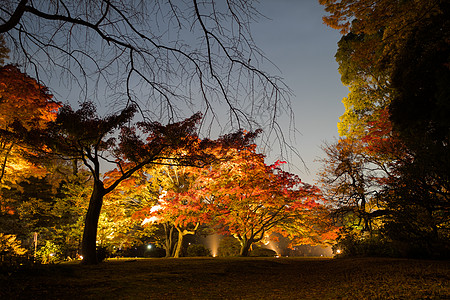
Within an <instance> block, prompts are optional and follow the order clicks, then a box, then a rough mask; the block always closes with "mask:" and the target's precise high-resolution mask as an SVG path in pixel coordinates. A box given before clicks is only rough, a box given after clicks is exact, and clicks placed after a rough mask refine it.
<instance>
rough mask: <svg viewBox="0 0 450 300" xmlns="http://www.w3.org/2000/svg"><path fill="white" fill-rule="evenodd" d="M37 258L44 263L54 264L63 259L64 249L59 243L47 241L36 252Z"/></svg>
mask: <svg viewBox="0 0 450 300" xmlns="http://www.w3.org/2000/svg"><path fill="white" fill-rule="evenodd" d="M36 258H37V259H38V261H40V262H41V263H43V264H53V263H57V262H60V261H61V260H62V250H61V247H60V246H59V245H56V244H54V243H53V242H51V241H46V242H45V246H43V247H41V248H40V249H39V250H38V251H37V252H36Z"/></svg>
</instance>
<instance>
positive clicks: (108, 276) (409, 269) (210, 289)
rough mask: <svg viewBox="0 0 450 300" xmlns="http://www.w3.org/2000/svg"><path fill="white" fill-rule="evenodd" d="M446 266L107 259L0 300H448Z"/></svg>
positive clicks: (1, 294) (8, 282) (69, 268)
mask: <svg viewBox="0 0 450 300" xmlns="http://www.w3.org/2000/svg"><path fill="white" fill-rule="evenodd" d="M449 282H450V261H428V260H406V259H385V258H360V259H300V258H279V259H277V258H221V259H219V258H183V259H120V260H117V259H111V260H109V261H107V262H104V263H102V264H99V265H95V266H82V265H79V264H74V263H71V264H59V265H52V266H39V267H33V268H29V267H28V268H25V269H23V270H21V269H19V270H16V271H15V272H8V273H3V274H0V287H1V289H0V299H450V284H449Z"/></svg>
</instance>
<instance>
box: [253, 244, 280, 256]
mask: <svg viewBox="0 0 450 300" xmlns="http://www.w3.org/2000/svg"><path fill="white" fill-rule="evenodd" d="M250 256H256V257H275V256H277V252H275V251H273V250H272V249H267V248H262V247H257V246H256V247H254V249H253V250H252V251H250Z"/></svg>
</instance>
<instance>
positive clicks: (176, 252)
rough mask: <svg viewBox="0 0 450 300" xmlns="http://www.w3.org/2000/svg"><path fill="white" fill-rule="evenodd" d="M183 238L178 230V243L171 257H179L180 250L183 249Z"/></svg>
mask: <svg viewBox="0 0 450 300" xmlns="http://www.w3.org/2000/svg"><path fill="white" fill-rule="evenodd" d="M177 230H178V228H177ZM183 237H184V234H183V232H181V231H180V230H178V241H177V245H176V248H175V253H174V254H173V257H175V258H179V257H180V253H181V248H182V247H183Z"/></svg>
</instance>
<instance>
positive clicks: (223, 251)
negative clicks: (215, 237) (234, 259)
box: [217, 236, 241, 257]
mask: <svg viewBox="0 0 450 300" xmlns="http://www.w3.org/2000/svg"><path fill="white" fill-rule="evenodd" d="M240 250H241V244H240V243H239V241H238V240H237V239H236V238H234V237H232V236H226V237H224V238H223V239H221V240H220V243H219V249H218V250H217V255H218V256H221V257H228V256H239V252H240Z"/></svg>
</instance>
